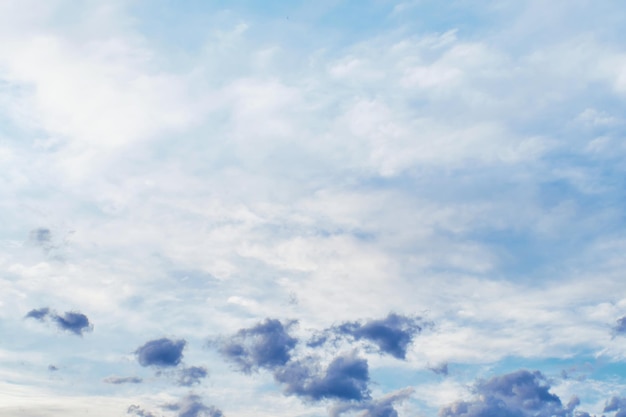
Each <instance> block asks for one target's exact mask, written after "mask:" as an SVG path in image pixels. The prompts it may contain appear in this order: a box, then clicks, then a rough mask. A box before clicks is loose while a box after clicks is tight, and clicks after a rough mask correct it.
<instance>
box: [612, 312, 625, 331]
mask: <svg viewBox="0 0 626 417" xmlns="http://www.w3.org/2000/svg"><path fill="white" fill-rule="evenodd" d="M613 334H615V335H626V316H624V317H621V318H619V319H617V322H616V323H615V326H613Z"/></svg>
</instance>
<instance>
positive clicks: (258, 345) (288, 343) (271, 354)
mask: <svg viewBox="0 0 626 417" xmlns="http://www.w3.org/2000/svg"><path fill="white" fill-rule="evenodd" d="M295 324H296V322H295V321H289V322H287V323H281V322H280V321H279V320H276V319H266V320H265V321H264V322H262V323H259V324H258V325H256V326H254V327H251V328H248V329H241V330H239V331H238V332H237V333H236V334H235V335H233V336H231V337H229V338H226V339H221V340H216V341H214V342H212V343H214V344H216V345H217V346H218V350H219V352H220V353H221V354H222V355H223V356H224V357H226V358H227V359H229V360H230V361H232V362H234V363H236V364H237V366H238V367H239V368H240V369H241V370H242V371H243V372H246V373H250V372H252V371H257V370H258V369H259V368H265V369H277V368H279V367H281V366H284V365H285V364H286V363H287V362H289V360H290V359H291V351H292V350H293V348H294V347H295V346H296V344H297V342H298V340H297V339H296V338H294V337H292V336H291V335H290V334H289V329H290V327H292V326H293V325H295Z"/></svg>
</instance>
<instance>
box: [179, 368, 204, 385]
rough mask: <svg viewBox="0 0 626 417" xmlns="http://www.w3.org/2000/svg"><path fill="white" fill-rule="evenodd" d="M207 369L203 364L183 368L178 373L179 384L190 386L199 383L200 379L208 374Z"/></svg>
mask: <svg viewBox="0 0 626 417" xmlns="http://www.w3.org/2000/svg"><path fill="white" fill-rule="evenodd" d="M208 374H209V373H208V372H207V369H206V368H205V367H203V366H190V367H188V368H183V369H181V370H180V372H179V373H178V381H177V384H178V385H180V386H184V387H189V386H192V385H194V384H199V383H200V381H201V380H202V379H204V378H206V377H207V376H208Z"/></svg>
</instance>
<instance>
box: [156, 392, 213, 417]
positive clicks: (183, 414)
mask: <svg viewBox="0 0 626 417" xmlns="http://www.w3.org/2000/svg"><path fill="white" fill-rule="evenodd" d="M164 408H166V409H167V410H171V411H178V414H177V417H224V413H222V410H220V409H219V408H216V407H215V406H212V405H210V406H207V405H205V404H204V403H203V402H202V398H200V396H198V395H195V394H189V395H187V396H186V397H184V398H183V399H182V400H181V401H179V402H178V403H175V404H168V405H166V406H165V407H164Z"/></svg>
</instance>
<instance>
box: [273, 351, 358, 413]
mask: <svg viewBox="0 0 626 417" xmlns="http://www.w3.org/2000/svg"><path fill="white" fill-rule="evenodd" d="M274 377H275V378H276V380H277V381H278V382H280V383H282V384H284V385H285V393H286V394H288V395H297V396H299V397H303V398H305V399H308V400H314V401H319V400H323V399H338V400H355V401H361V400H363V399H368V398H370V391H369V387H368V383H369V379H370V378H369V370H368V364H367V360H365V359H363V358H359V357H357V356H356V355H355V354H354V353H351V354H346V355H341V356H338V357H336V358H334V359H333V360H332V362H331V363H330V364H329V365H328V367H327V368H326V369H325V370H324V371H321V372H320V371H319V365H318V364H317V362H316V361H314V360H312V359H309V360H301V361H294V362H291V363H289V364H287V365H286V366H284V367H282V368H280V369H278V370H277V371H276V372H275V373H274Z"/></svg>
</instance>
